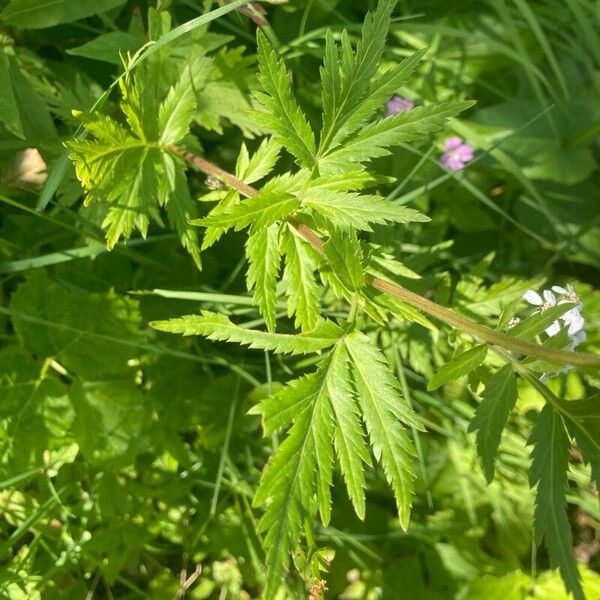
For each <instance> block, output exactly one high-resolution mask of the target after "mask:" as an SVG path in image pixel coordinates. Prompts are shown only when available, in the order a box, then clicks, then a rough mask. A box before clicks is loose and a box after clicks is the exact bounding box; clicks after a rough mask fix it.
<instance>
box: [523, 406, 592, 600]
mask: <svg viewBox="0 0 600 600" xmlns="http://www.w3.org/2000/svg"><path fill="white" fill-rule="evenodd" d="M530 443H531V444H533V452H532V463H531V485H532V486H533V485H536V484H537V491H536V497H535V498H536V500H535V513H534V520H535V532H536V539H537V542H538V543H539V542H540V541H541V540H542V538H543V539H544V540H545V541H546V547H547V548H548V554H549V555H550V562H551V564H552V566H553V567H558V568H559V570H560V574H561V576H562V578H563V581H564V583H565V586H566V588H567V590H568V591H570V592H571V593H572V594H573V596H574V598H575V600H585V597H584V594H583V590H582V588H581V580H580V575H579V572H578V570H577V563H576V561H575V557H574V555H573V549H572V546H573V537H572V534H571V527H570V525H569V519H568V517H567V499H566V491H567V469H568V466H569V448H570V443H569V438H568V436H567V432H566V430H565V426H564V423H563V420H562V418H561V416H560V414H559V413H558V412H557V411H556V410H555V409H554V408H553V407H552V405H551V404H546V405H545V406H544V408H543V409H542V411H541V412H540V414H539V415H538V417H537V419H536V421H535V424H534V426H533V430H532V432H531V439H530Z"/></svg>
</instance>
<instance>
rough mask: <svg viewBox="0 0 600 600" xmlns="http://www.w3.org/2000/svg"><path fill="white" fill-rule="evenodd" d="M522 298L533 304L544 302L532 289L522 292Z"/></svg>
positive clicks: (537, 304) (539, 304)
mask: <svg viewBox="0 0 600 600" xmlns="http://www.w3.org/2000/svg"><path fill="white" fill-rule="evenodd" d="M523 300H525V302H529V304H533V306H541V305H542V304H544V301H543V300H542V297H541V296H540V295H539V294H538V293H537V292H534V291H533V290H527V291H526V292H525V293H524V294H523Z"/></svg>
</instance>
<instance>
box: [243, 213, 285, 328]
mask: <svg viewBox="0 0 600 600" xmlns="http://www.w3.org/2000/svg"><path fill="white" fill-rule="evenodd" d="M246 258H247V259H248V270H247V271H246V284H247V287H248V291H250V292H252V291H254V302H255V303H256V305H257V306H258V308H259V310H260V314H261V315H262V316H263V317H264V318H265V323H266V324H267V329H268V330H269V331H275V327H276V316H275V309H276V305H277V289H276V286H277V274H278V273H279V264H280V262H281V256H280V254H279V225H277V224H274V225H271V226H270V227H267V228H266V229H262V230H260V231H257V232H256V233H252V234H250V235H249V236H248V239H247V240H246Z"/></svg>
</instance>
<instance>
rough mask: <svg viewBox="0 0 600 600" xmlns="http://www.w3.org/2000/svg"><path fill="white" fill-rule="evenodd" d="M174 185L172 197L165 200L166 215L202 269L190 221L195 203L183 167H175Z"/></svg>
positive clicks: (197, 245) (194, 232)
mask: <svg viewBox="0 0 600 600" xmlns="http://www.w3.org/2000/svg"><path fill="white" fill-rule="evenodd" d="M174 176H175V180H174V182H173V183H174V184H175V187H174V188H173V190H172V197H171V198H169V200H168V201H167V216H168V217H169V223H170V224H171V227H173V229H175V231H177V233H178V234H179V240H180V241H181V245H182V246H183V247H184V248H185V249H186V250H187V251H188V252H189V254H190V255H191V257H192V258H193V259H194V262H195V263H196V266H197V267H198V269H202V261H201V259H200V244H199V243H198V234H197V232H196V229H195V228H194V227H192V226H191V224H190V223H191V221H192V220H194V218H195V217H196V216H197V215H198V211H197V209H196V204H195V203H194V201H193V200H192V197H191V196H190V190H189V188H188V185H187V181H186V178H185V172H184V171H183V168H182V167H180V166H178V167H176V169H175V173H174Z"/></svg>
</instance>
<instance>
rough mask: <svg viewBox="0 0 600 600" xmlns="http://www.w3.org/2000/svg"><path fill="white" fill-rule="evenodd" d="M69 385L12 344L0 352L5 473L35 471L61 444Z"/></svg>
mask: <svg viewBox="0 0 600 600" xmlns="http://www.w3.org/2000/svg"><path fill="white" fill-rule="evenodd" d="M67 394H68V387H67V385H65V384H64V383H62V382H61V381H60V380H59V378H58V376H56V374H55V373H54V371H53V370H52V369H48V365H47V364H45V361H40V360H35V359H34V358H33V357H32V356H31V355H30V354H29V353H28V352H27V351H25V350H23V349H22V348H18V347H15V346H9V347H5V348H3V349H2V350H0V398H1V401H0V419H1V420H2V427H1V428H0V447H1V448H2V464H1V467H0V468H1V470H2V473H3V474H5V475H6V474H9V473H16V474H18V473H20V472H23V471H24V470H27V469H30V468H32V467H35V468H38V467H39V465H40V464H42V461H43V459H44V453H45V452H46V453H47V452H48V449H49V448H55V447H57V446H58V445H60V444H62V443H64V441H65V436H66V435H68V433H67V432H68V431H69V429H70V426H71V423H72V421H73V410H72V408H71V404H70V402H69V400H68V398H67Z"/></svg>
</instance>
